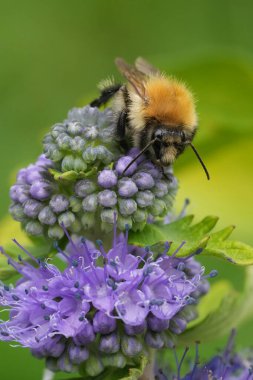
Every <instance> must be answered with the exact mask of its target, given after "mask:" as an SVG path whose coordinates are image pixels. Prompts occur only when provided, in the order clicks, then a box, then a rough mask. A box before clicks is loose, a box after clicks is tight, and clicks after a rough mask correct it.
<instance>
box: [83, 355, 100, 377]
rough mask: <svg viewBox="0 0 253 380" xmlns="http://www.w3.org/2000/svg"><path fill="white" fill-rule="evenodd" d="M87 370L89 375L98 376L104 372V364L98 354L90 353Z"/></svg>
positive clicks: (86, 363)
mask: <svg viewBox="0 0 253 380" xmlns="http://www.w3.org/2000/svg"><path fill="white" fill-rule="evenodd" d="M85 370H86V372H87V374H88V375H89V376H98V375H99V374H100V373H101V372H103V370H104V366H103V363H102V361H101V360H100V359H99V357H98V356H94V355H90V357H89V358H88V359H87V361H86V362H85Z"/></svg>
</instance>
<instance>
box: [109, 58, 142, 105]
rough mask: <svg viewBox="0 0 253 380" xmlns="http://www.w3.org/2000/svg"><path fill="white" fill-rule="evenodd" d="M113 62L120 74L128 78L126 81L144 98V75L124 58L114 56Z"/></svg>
mask: <svg viewBox="0 0 253 380" xmlns="http://www.w3.org/2000/svg"><path fill="white" fill-rule="evenodd" d="M115 64H116V66H117V68H118V70H119V71H120V72H121V74H122V75H123V76H124V77H125V78H126V79H127V80H128V82H129V83H130V84H131V85H132V86H133V88H134V90H135V91H136V93H137V94H138V95H139V96H140V97H141V98H143V99H144V98H145V80H146V75H145V74H144V73H142V72H141V71H139V70H138V69H137V68H136V67H135V66H133V65H129V64H128V63H127V62H126V61H124V59H122V58H116V59H115Z"/></svg>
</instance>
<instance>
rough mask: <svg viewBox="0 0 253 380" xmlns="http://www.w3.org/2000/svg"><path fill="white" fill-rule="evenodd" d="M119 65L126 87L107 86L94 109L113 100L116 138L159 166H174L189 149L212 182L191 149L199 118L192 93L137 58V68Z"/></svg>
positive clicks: (119, 63)
mask: <svg viewBox="0 0 253 380" xmlns="http://www.w3.org/2000/svg"><path fill="white" fill-rule="evenodd" d="M116 65H117V67H118V69H119V71H120V72H121V73H122V74H123V76H124V77H125V78H126V79H127V83H126V84H123V85H115V84H112V83H111V84H107V86H105V87H103V89H102V93H101V96H100V98H99V99H96V100H95V101H94V102H92V103H91V105H93V106H99V105H100V104H102V103H104V101H103V99H106V100H108V98H110V97H113V101H112V108H113V111H114V115H115V120H116V136H117V137H118V139H119V140H120V142H121V143H122V145H124V146H126V145H128V146H134V147H137V148H139V149H140V151H141V153H143V152H144V151H145V152H147V153H148V154H149V155H150V157H151V159H152V160H153V161H154V162H155V163H156V164H158V165H160V166H168V165H170V164H171V163H173V161H174V160H175V159H176V158H177V157H178V156H179V155H180V154H181V153H182V152H183V151H184V149H185V148H186V147H187V146H189V145H190V146H191V147H192V149H193V150H194V152H195V154H196V155H197V157H198V159H199V161H200V163H201V164H202V167H203V168H204V170H205V172H206V175H207V177H208V179H209V174H208V172H207V169H206V167H205V165H204V163H203V161H202V160H201V158H200V156H199V155H198V153H197V151H196V149H195V148H194V147H193V145H192V140H193V138H194V136H195V133H196V130H197V114H196V109H195V101H194V97H193V95H192V93H191V91H190V90H189V89H188V88H187V87H186V86H185V85H184V84H183V83H181V82H180V81H178V80H177V79H175V78H172V77H167V76H165V75H163V74H161V73H160V72H159V70H157V69H156V68H155V67H153V66H152V65H151V64H150V63H148V62H147V61H145V60H144V59H143V58H138V59H137V60H136V61H135V64H134V65H129V64H128V63H126V62H125V61H124V60H123V59H121V58H118V59H116Z"/></svg>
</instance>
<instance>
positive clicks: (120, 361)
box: [101, 352, 127, 368]
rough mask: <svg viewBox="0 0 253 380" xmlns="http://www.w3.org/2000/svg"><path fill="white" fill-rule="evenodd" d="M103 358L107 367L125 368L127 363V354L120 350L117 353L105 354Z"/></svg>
mask: <svg viewBox="0 0 253 380" xmlns="http://www.w3.org/2000/svg"><path fill="white" fill-rule="evenodd" d="M101 359H102V363H103V365H104V366H105V367H116V368H124V367H125V366H126V364H127V361H126V358H125V356H124V355H122V354H121V353H120V352H118V353H117V354H111V355H103V356H102V358H101Z"/></svg>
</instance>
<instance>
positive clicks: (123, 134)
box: [116, 110, 128, 150]
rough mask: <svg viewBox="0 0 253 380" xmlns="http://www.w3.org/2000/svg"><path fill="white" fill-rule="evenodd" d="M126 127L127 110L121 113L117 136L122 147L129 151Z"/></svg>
mask: <svg viewBox="0 0 253 380" xmlns="http://www.w3.org/2000/svg"><path fill="white" fill-rule="evenodd" d="M126 125H127V112H126V111H125V110H123V111H121V113H120V115H119V118H118V122H117V126H116V134H117V137H118V140H119V143H120V145H121V147H122V148H123V149H125V150H127V149H128V144H127V141H126V138H125V137H126Z"/></svg>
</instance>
